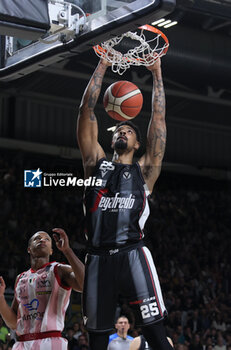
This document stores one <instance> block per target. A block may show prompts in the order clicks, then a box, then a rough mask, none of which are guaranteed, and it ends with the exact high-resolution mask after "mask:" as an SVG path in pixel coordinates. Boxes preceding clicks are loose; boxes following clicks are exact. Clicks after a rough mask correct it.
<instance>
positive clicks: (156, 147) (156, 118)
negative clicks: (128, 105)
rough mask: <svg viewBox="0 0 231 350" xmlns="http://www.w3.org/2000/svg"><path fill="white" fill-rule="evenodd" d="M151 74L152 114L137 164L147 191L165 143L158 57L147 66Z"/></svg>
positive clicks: (151, 185)
mask: <svg viewBox="0 0 231 350" xmlns="http://www.w3.org/2000/svg"><path fill="white" fill-rule="evenodd" d="M147 69H148V70H150V71H151V73H152V76H153V91H152V114H151V119H150V122H149V126H148V132H147V143H146V153H145V154H144V155H143V156H142V157H141V158H140V160H139V164H140V166H141V170H142V173H143V176H144V180H145V181H146V183H147V185H148V188H149V191H150V192H152V190H153V186H154V184H155V182H156V180H157V178H158V176H159V175H160V171H161V166H162V160H163V157H164V152H165V144H166V123H165V92H164V85H163V79H162V72H161V62H160V59H158V60H157V61H156V62H155V63H154V64H153V65H151V66H148V67H147Z"/></svg>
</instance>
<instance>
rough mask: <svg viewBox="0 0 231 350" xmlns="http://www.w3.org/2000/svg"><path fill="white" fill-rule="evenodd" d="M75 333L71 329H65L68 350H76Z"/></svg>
mask: <svg viewBox="0 0 231 350" xmlns="http://www.w3.org/2000/svg"><path fill="white" fill-rule="evenodd" d="M74 334H75V331H74V329H73V328H71V327H69V328H67V332H66V339H67V341H68V350H78V341H77V339H75V338H74Z"/></svg>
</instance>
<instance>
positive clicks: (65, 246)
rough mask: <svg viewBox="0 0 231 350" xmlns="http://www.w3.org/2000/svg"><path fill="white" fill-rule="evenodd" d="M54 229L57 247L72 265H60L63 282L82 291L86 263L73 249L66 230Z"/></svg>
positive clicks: (59, 270) (59, 271)
mask: <svg viewBox="0 0 231 350" xmlns="http://www.w3.org/2000/svg"><path fill="white" fill-rule="evenodd" d="M52 231H53V232H55V233H54V234H53V237H54V240H55V243H56V246H57V248H58V249H59V250H60V251H61V252H62V253H63V254H64V255H65V257H66V258H67V260H68V262H69V264H70V266H68V265H59V266H58V273H59V276H60V279H61V282H62V283H63V284H64V285H66V286H67V287H71V288H73V289H74V290H75V291H77V292H82V291H83V282H84V271H85V268H84V264H83V263H82V262H81V261H80V260H79V258H78V257H77V256H76V255H75V253H74V252H73V250H72V249H71V247H70V245H69V239H68V236H67V234H66V232H65V231H64V230H63V229H61V228H54V229H53V230H52Z"/></svg>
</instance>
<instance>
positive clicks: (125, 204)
mask: <svg viewBox="0 0 231 350" xmlns="http://www.w3.org/2000/svg"><path fill="white" fill-rule="evenodd" d="M134 203H135V198H134V195H132V194H130V196H129V197H119V192H117V193H116V195H115V197H102V198H101V199H100V202H99V208H102V210H103V211H105V210H107V209H132V208H133V205H134Z"/></svg>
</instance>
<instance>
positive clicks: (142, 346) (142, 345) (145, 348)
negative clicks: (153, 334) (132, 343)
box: [139, 335, 152, 350]
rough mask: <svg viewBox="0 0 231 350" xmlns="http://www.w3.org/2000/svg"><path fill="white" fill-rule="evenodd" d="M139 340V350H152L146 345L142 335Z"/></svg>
mask: <svg viewBox="0 0 231 350" xmlns="http://www.w3.org/2000/svg"><path fill="white" fill-rule="evenodd" d="M140 340H141V342H140V347H139V350H152V348H151V347H150V346H149V345H148V342H147V340H146V339H145V338H144V336H143V335H141V336H140Z"/></svg>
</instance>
